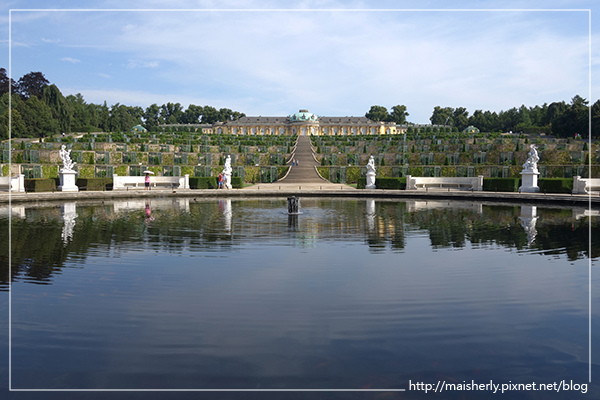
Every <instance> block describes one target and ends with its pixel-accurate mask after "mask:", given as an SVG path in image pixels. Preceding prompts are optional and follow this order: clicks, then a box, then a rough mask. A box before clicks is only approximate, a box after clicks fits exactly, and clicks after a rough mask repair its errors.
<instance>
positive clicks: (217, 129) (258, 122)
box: [166, 110, 407, 136]
mask: <svg viewBox="0 0 600 400" xmlns="http://www.w3.org/2000/svg"><path fill="white" fill-rule="evenodd" d="M166 126H169V125H166ZM170 126H173V125H170ZM179 126H180V125H179ZM188 126H190V127H196V128H200V129H202V131H203V132H204V133H217V134H232V135H260V136H265V135H281V136H283V135H287V136H292V135H316V136H338V135H344V136H346V135H396V134H401V133H404V132H405V131H406V129H407V126H405V125H402V126H399V125H396V123H395V122H378V121H373V120H371V119H369V118H367V117H318V116H316V115H315V114H313V113H311V112H309V111H308V110H300V111H298V112H297V113H295V114H293V115H289V116H286V117H263V116H259V117H242V118H240V119H238V120H235V121H227V122H217V123H215V124H212V125H208V124H201V125H188Z"/></svg>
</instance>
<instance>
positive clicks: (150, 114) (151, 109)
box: [143, 103, 164, 130]
mask: <svg viewBox="0 0 600 400" xmlns="http://www.w3.org/2000/svg"><path fill="white" fill-rule="evenodd" d="M143 118H144V125H145V126H146V129H148V130H151V129H152V128H154V127H156V126H158V125H159V124H163V123H164V121H163V119H162V117H161V116H160V107H159V106H158V105H157V104H156V103H154V104H150V105H149V106H148V107H146V110H145V111H144V115H143Z"/></svg>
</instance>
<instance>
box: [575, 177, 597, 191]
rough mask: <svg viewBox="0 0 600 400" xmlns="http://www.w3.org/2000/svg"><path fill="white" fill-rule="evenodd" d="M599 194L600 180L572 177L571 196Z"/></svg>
mask: <svg viewBox="0 0 600 400" xmlns="http://www.w3.org/2000/svg"><path fill="white" fill-rule="evenodd" d="M590 192H600V178H582V177H580V176H574V177H573V194H587V193H590Z"/></svg>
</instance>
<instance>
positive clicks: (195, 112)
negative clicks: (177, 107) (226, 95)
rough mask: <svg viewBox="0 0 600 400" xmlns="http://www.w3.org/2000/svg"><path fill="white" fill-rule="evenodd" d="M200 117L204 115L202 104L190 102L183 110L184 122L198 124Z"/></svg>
mask: <svg viewBox="0 0 600 400" xmlns="http://www.w3.org/2000/svg"><path fill="white" fill-rule="evenodd" d="M200 117H202V106H197V105H195V104H190V105H189V106H188V108H187V109H186V110H185V111H184V112H183V121H182V123H184V124H198V123H200Z"/></svg>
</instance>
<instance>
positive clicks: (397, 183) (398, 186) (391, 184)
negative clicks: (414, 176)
mask: <svg viewBox="0 0 600 400" xmlns="http://www.w3.org/2000/svg"><path fill="white" fill-rule="evenodd" d="M375 187H376V188H377V189H395V190H405V189H406V178H375Z"/></svg>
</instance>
